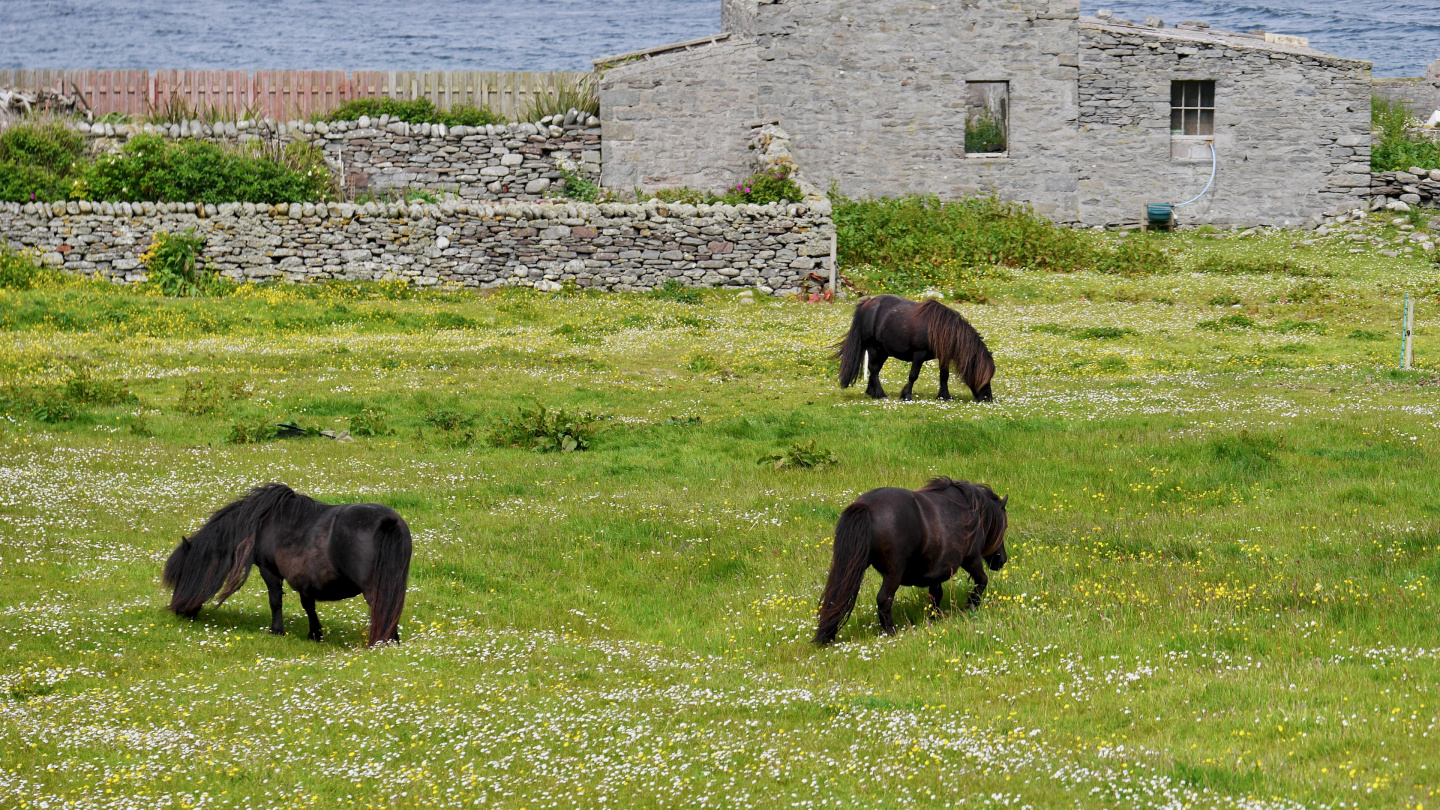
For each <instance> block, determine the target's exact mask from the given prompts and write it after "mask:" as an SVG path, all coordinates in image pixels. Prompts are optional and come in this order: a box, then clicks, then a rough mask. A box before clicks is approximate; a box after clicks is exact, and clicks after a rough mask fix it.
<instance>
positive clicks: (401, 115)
mask: <svg viewBox="0 0 1440 810" xmlns="http://www.w3.org/2000/svg"><path fill="white" fill-rule="evenodd" d="M362 115H368V116H370V117H371V118H379V117H380V116H382V115H388V116H390V117H391V118H392V119H395V120H399V121H406V122H409V123H411V124H444V125H446V126H449V127H453V126H467V127H483V126H485V125H486V124H503V123H505V116H503V115H500V114H499V113H496V112H495V111H493V110H491V109H490V108H489V107H484V106H480V107H476V106H474V105H470V104H456V105H454V106H453V107H451V108H450V109H448V110H441V109H438V108H436V106H435V104H434V102H432V101H430V99H428V98H416V99H408V100H402V99H398V98H356V99H351V100H349V101H347V102H345V103H344V104H341V105H340V106H339V107H336V108H335V109H333V110H331V111H330V113H329V114H328V115H326V116H325V120H326V121H354V120H356V119H358V118H359V117H360V116H362Z"/></svg>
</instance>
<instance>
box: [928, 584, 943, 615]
mask: <svg viewBox="0 0 1440 810" xmlns="http://www.w3.org/2000/svg"><path fill="white" fill-rule="evenodd" d="M944 599H945V589H944V588H942V587H940V586H939V585H931V586H930V608H931V609H932V610H934V611H935V612H936V613H939V612H940V602H941V601H942V600H944Z"/></svg>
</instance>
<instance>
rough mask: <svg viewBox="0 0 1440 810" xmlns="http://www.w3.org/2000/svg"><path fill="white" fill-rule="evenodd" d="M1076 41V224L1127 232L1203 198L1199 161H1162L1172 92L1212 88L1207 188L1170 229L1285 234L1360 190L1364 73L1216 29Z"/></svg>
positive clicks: (1108, 26)
mask: <svg viewBox="0 0 1440 810" xmlns="http://www.w3.org/2000/svg"><path fill="white" fill-rule="evenodd" d="M1080 30H1081V45H1082V49H1081V52H1080V143H1079V146H1080V152H1081V160H1080V161H1079V174H1080V178H1079V185H1080V211H1081V221H1082V222H1083V223H1085V224H1091V225H1113V224H1121V223H1133V222H1137V221H1139V219H1140V218H1141V217H1142V216H1143V214H1144V206H1145V203H1147V202H1182V201H1184V200H1186V199H1189V198H1190V197H1192V196H1194V195H1196V194H1198V193H1200V191H1201V189H1203V188H1204V187H1205V184H1206V181H1207V179H1208V178H1209V176H1210V171H1211V159H1210V156H1209V152H1208V150H1205V151H1204V155H1203V158H1174V157H1172V152H1171V131H1170V83H1171V82H1172V81H1184V80H1212V81H1214V82H1215V133H1214V141H1215V148H1216V152H1217V154H1218V170H1217V174H1216V178H1215V184H1214V187H1213V188H1212V189H1211V191H1210V192H1209V193H1208V194H1207V195H1206V196H1205V197H1204V198H1203V199H1202V200H1201V201H1200V202H1199V203H1197V204H1196V205H1195V206H1193V207H1188V208H1184V209H1179V211H1178V212H1177V217H1178V219H1179V220H1180V221H1181V222H1188V223H1192V224H1194V223H1207V222H1209V223H1215V224H1269V225H1291V226H1298V225H1301V224H1304V223H1306V222H1309V221H1311V220H1313V218H1314V217H1315V216H1316V215H1318V214H1320V213H1322V212H1327V211H1338V210H1345V209H1347V208H1349V207H1353V205H1354V204H1355V202H1356V201H1357V200H1358V198H1360V197H1362V196H1364V195H1366V194H1367V193H1368V192H1369V190H1370V88H1369V82H1370V77H1369V63H1367V62H1361V61H1356V60H1350V59H1340V58H1338V57H1333V56H1328V55H1325V54H1321V53H1318V52H1314V51H1309V50H1307V49H1301V48H1286V47H1282V46H1277V45H1274V44H1269V43H1266V42H1265V41H1264V40H1263V39H1258V40H1246V39H1245V38H1244V37H1243V35H1238V34H1233V33H1229V32H1226V33H1225V34H1223V35H1220V34H1216V33H1210V32H1207V31H1204V30H1191V31H1187V30H1180V29H1175V28H1157V27H1150V26H1143V25H1133V24H1128V23H1121V22H1119V21H1116V22H1100V21H1095V20H1086V21H1084V22H1083V23H1082V25H1081V29H1080ZM1251 43H1253V44H1251Z"/></svg>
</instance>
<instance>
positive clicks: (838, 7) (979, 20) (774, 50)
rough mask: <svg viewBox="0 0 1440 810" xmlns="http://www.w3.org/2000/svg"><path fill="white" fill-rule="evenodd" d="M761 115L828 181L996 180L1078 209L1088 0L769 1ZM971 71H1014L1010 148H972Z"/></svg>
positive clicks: (1058, 212)
mask: <svg viewBox="0 0 1440 810" xmlns="http://www.w3.org/2000/svg"><path fill="white" fill-rule="evenodd" d="M758 12H759V13H758V22H757V31H758V43H759V49H760V52H759V56H760V63H759V64H760V68H759V71H760V72H759V91H760V98H759V116H758V117H759V118H760V119H761V120H763V121H776V122H778V123H779V124H780V126H781V127H783V128H784V129H785V131H786V132H788V133H789V134H790V137H791V144H790V148H791V150H792V152H793V153H794V156H795V161H796V162H797V163H798V164H799V165H800V166H801V167H803V168H804V170H805V173H806V175H807V176H808V177H809V178H810V181H811V182H813V183H814V184H815V185H817V186H820V187H821V188H827V187H829V186H830V184H831V183H832V182H833V183H834V184H835V185H836V186H837V187H838V189H839V190H840V191H841V192H842V193H844V194H846V195H848V196H852V197H863V196H870V195H877V196H879V195H883V196H897V195H903V194H912V193H933V194H938V195H940V196H941V197H944V198H956V197H963V196H967V195H971V194H975V193H982V192H994V193H996V194H998V195H1000V196H1001V197H1004V198H1006V199H1011V200H1027V201H1030V202H1032V203H1033V204H1034V205H1035V208H1036V210H1037V211H1040V212H1041V213H1044V214H1046V215H1047V216H1050V217H1052V218H1054V219H1057V220H1061V221H1067V222H1068V221H1074V220H1075V219H1076V218H1077V216H1078V213H1077V196H1076V185H1075V175H1076V172H1075V162H1076V137H1077V134H1078V133H1077V130H1076V125H1075V120H1076V116H1077V114H1078V107H1077V103H1076V93H1075V82H1076V75H1077V69H1078V68H1077V62H1076V53H1077V50H1078V44H1077V43H1078V33H1077V30H1078V24H1079V23H1078V20H1079V16H1080V4H1079V2H1078V0H960V1H959V2H948V3H923V2H922V3H916V2H910V1H909V0H876V1H875V2H865V3H856V2H850V0H786V2H784V3H779V2H771V1H769V0H767V1H766V2H761V3H760V4H759V6H758ZM966 82H1008V83H1009V117H1008V130H1009V132H1008V150H1007V151H1005V152H1003V153H999V154H985V155H976V154H970V155H967V154H966V149H965V124H966V115H967V102H966V94H967V85H966Z"/></svg>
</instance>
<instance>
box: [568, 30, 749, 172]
mask: <svg viewBox="0 0 1440 810" xmlns="http://www.w3.org/2000/svg"><path fill="white" fill-rule="evenodd" d="M596 65H597V68H598V69H599V70H600V71H601V72H602V75H601V78H600V83H599V87H600V108H601V110H602V112H603V116H602V118H603V125H602V131H603V133H604V138H603V141H602V142H603V150H602V151H603V155H604V158H605V159H604V168H603V171H602V174H601V184H602V185H604V186H605V187H606V188H610V189H616V190H619V191H630V190H631V189H633V188H635V187H637V186H639V187H641V188H646V189H655V188H665V187H678V186H688V187H691V188H698V189H705V190H712V191H718V190H720V189H723V188H725V187H726V186H729V185H732V184H734V183H737V182H739V181H740V180H743V179H744V178H746V177H748V176H749V175H750V174H751V173H753V172H754V171H755V166H754V159H753V157H752V156H751V154H750V151H749V143H750V136H751V127H752V124H753V119H754V117H755V104H756V97H757V96H756V93H757V91H756V87H755V77H756V74H755V71H756V66H757V63H756V52H755V44H754V43H753V42H750V41H746V40H741V39H736V38H734V37H730V38H727V39H724V40H714V41H705V42H697V43H693V44H691V45H688V46H686V47H682V48H680V49H678V50H670V51H667V52H665V53H662V54H653V55H652V54H644V55H638V56H636V57H634V58H630V57H618V58H617V61H601V62H597V63H596Z"/></svg>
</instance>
